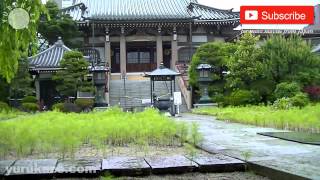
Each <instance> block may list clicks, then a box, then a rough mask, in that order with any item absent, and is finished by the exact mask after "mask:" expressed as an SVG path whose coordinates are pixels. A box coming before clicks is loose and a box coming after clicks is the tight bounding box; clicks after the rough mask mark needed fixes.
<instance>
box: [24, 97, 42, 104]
mask: <svg viewBox="0 0 320 180" xmlns="http://www.w3.org/2000/svg"><path fill="white" fill-rule="evenodd" d="M37 102H38V100H37V98H36V97H34V96H26V97H24V98H23V99H22V103H37Z"/></svg>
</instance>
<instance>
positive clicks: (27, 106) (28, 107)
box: [22, 103, 39, 112]
mask: <svg viewBox="0 0 320 180" xmlns="http://www.w3.org/2000/svg"><path fill="white" fill-rule="evenodd" d="M22 108H23V110H25V111H27V112H36V111H38V110H39V106H38V104H36V103H22Z"/></svg>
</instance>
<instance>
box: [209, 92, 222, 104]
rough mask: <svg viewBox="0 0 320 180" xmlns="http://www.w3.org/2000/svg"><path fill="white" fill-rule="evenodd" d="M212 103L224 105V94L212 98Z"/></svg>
mask: <svg viewBox="0 0 320 180" xmlns="http://www.w3.org/2000/svg"><path fill="white" fill-rule="evenodd" d="M212 101H213V102H215V103H218V104H223V102H224V95H223V94H222V93H217V94H215V95H214V96H213V97H212Z"/></svg>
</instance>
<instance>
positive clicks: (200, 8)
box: [190, 3, 239, 21]
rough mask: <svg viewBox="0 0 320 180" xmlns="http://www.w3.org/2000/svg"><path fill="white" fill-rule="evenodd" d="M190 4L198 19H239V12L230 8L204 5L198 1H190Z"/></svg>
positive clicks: (193, 13)
mask: <svg viewBox="0 0 320 180" xmlns="http://www.w3.org/2000/svg"><path fill="white" fill-rule="evenodd" d="M190 6H191V7H193V12H192V15H193V16H194V17H198V18H197V19H198V20H204V21H219V20H222V21H228V20H238V19H239V13H238V12H232V9H230V10H222V9H216V8H212V7H208V6H204V5H201V4H198V3H190Z"/></svg>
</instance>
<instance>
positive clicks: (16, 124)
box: [0, 108, 189, 157]
mask: <svg viewBox="0 0 320 180" xmlns="http://www.w3.org/2000/svg"><path fill="white" fill-rule="evenodd" d="M178 124H180V125H178ZM178 126H180V127H181V123H177V122H175V121H173V120H172V119H170V118H168V117H165V116H163V115H161V114H160V113H159V112H158V111H156V110H154V109H147V110H145V111H144V112H140V113H125V112H122V111H121V109H120V108H111V109H108V110H107V111H103V112H91V113H83V114H76V113H69V114H64V113H61V112H45V113H38V114H35V115H27V116H23V117H18V118H16V119H15V120H14V121H1V122H0V144H1V146H0V152H3V155H4V156H5V155H9V154H10V155H20V156H26V155H30V154H31V155H32V154H33V153H37V154H44V155H45V154H47V153H51V152H54V153H57V152H58V153H59V154H60V155H61V157H65V155H68V154H70V155H72V154H73V153H74V152H75V150H77V149H79V148H81V147H83V145H84V144H85V145H86V146H92V147H93V148H96V149H99V148H107V147H109V146H128V145H141V144H146V145H153V146H174V145H180V140H179V138H177V137H176V135H177V134H178ZM188 129H189V128H188ZM188 136H189V134H188Z"/></svg>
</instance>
